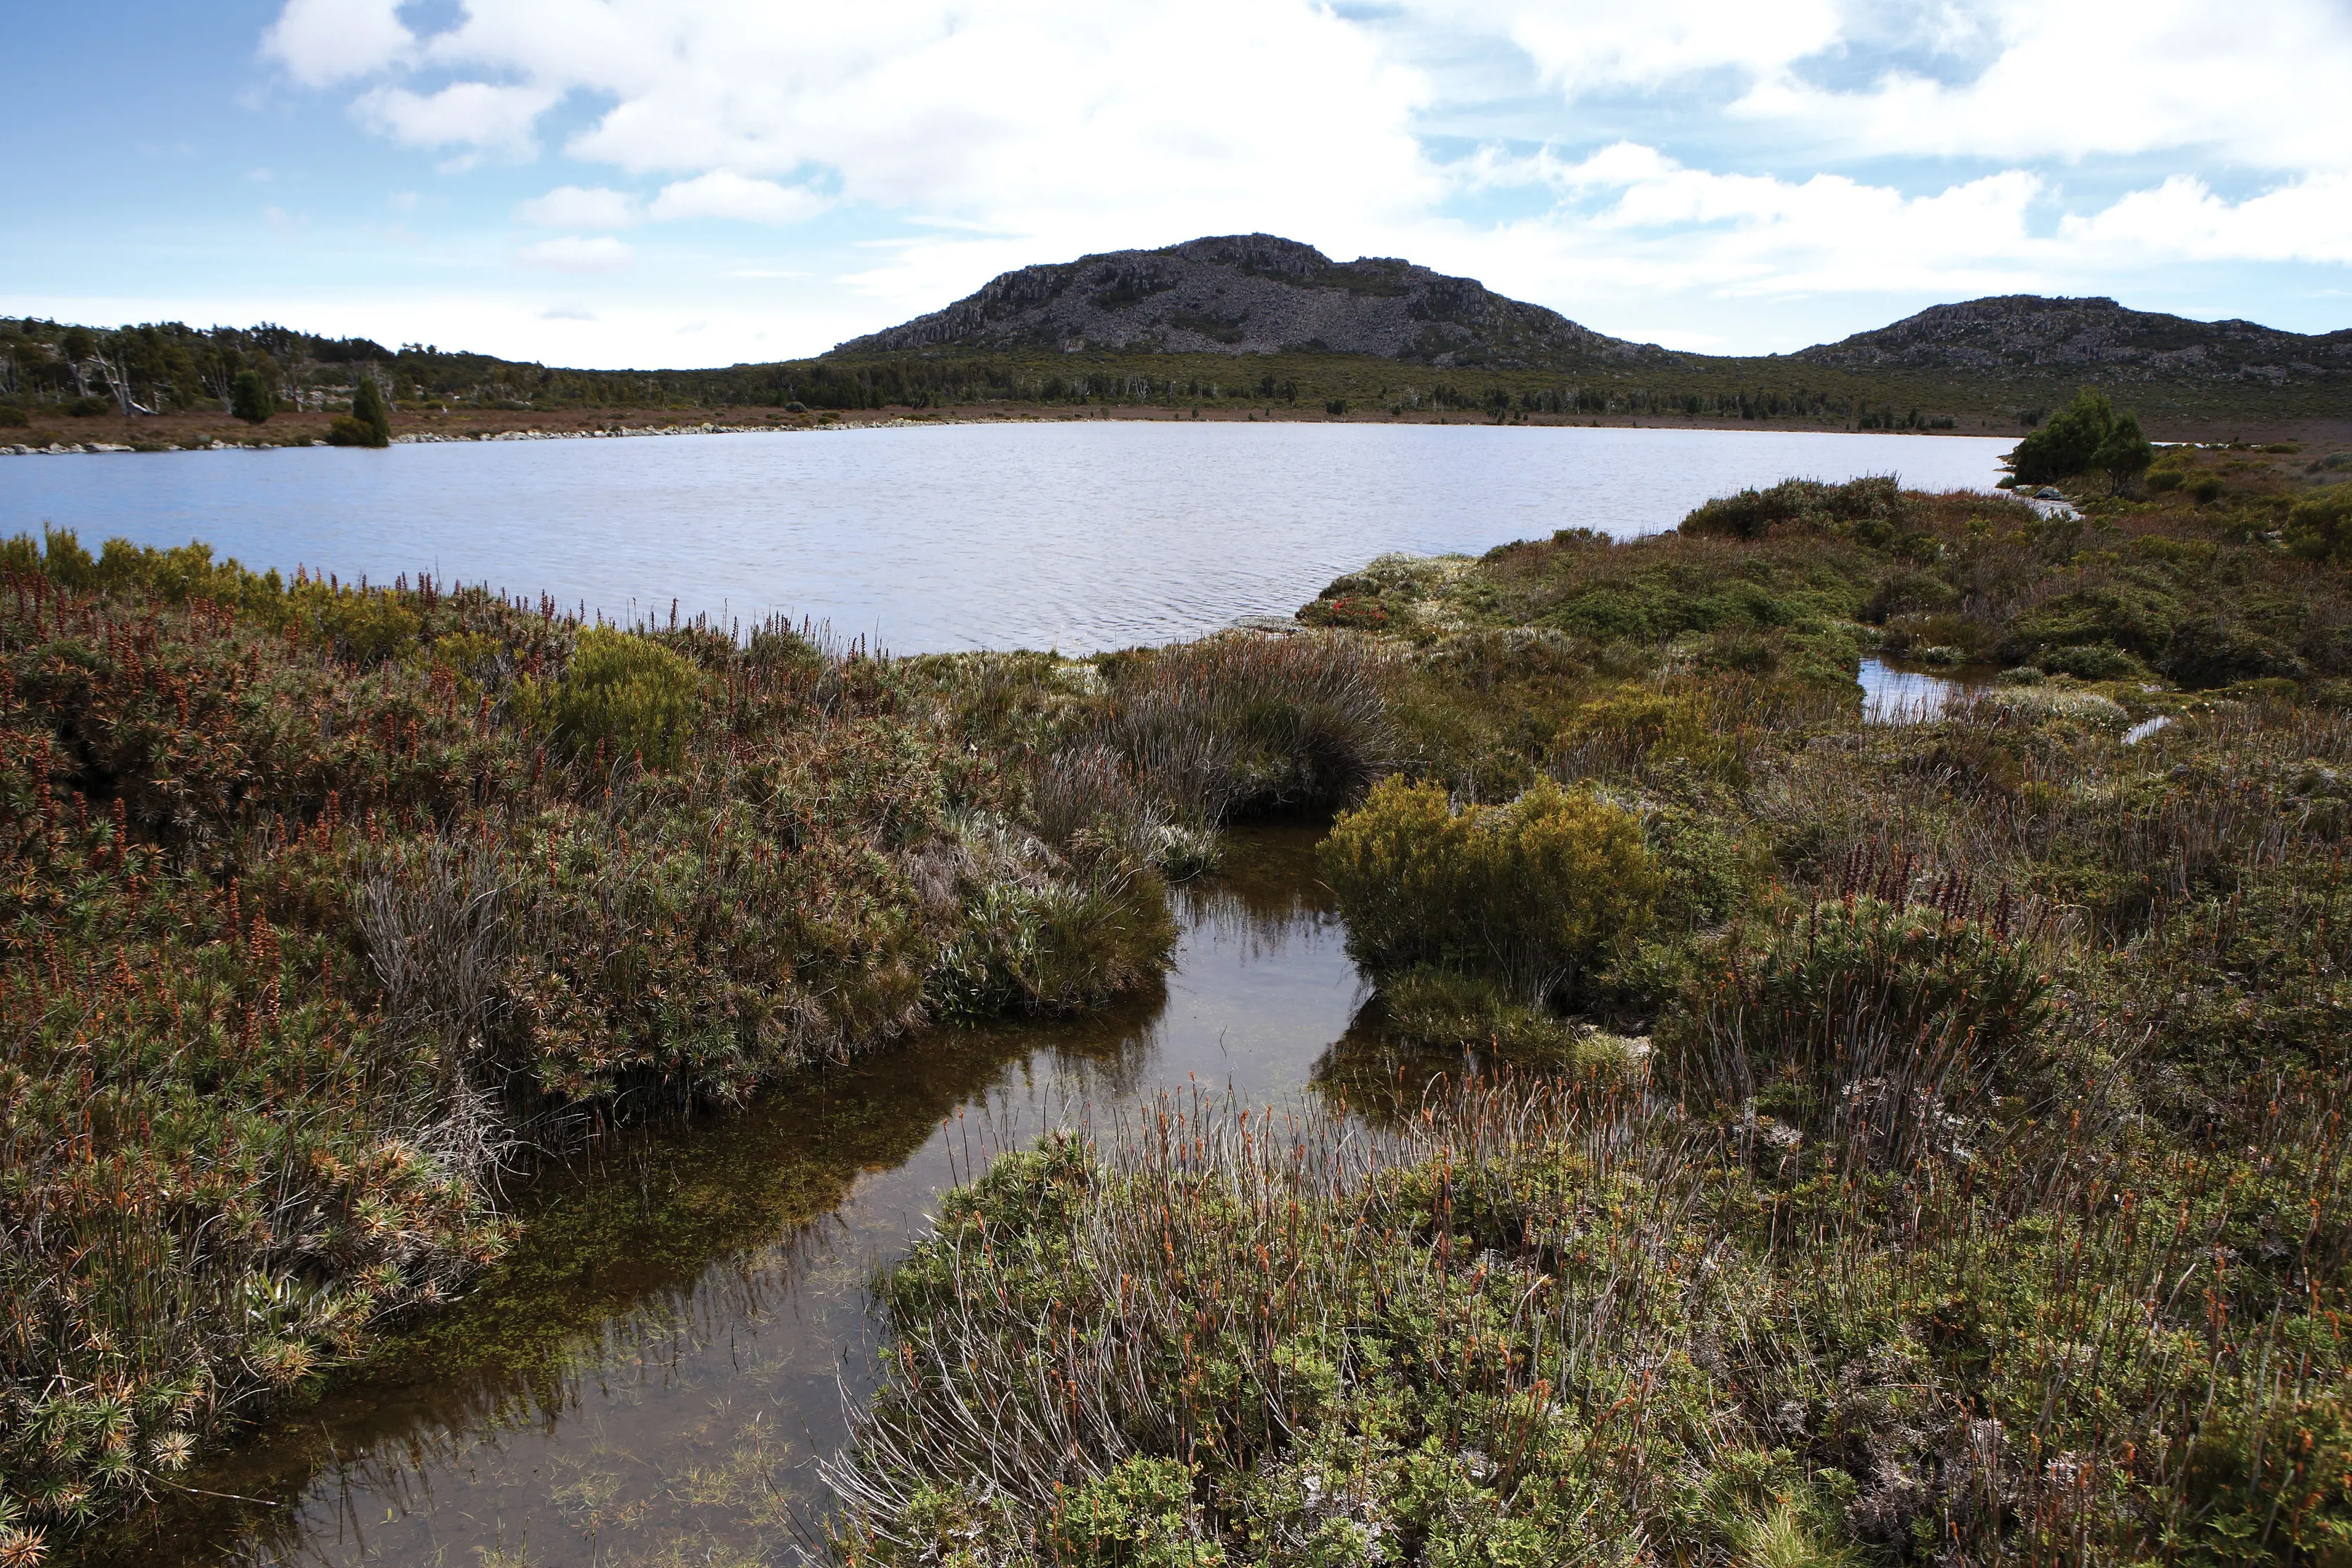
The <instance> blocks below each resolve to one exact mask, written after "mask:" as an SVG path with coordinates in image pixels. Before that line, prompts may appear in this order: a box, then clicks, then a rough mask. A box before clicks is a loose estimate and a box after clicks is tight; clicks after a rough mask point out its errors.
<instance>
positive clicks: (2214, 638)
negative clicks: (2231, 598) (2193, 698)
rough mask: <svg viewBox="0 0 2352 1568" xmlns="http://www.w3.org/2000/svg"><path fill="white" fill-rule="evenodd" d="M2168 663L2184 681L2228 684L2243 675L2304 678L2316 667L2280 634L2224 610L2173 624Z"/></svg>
mask: <svg viewBox="0 0 2352 1568" xmlns="http://www.w3.org/2000/svg"><path fill="white" fill-rule="evenodd" d="M2163 667H2164V671H2165V673H2166V674H2168V675H2170V676H2171V677H2172V678H2173V679H2174V680H2176V681H2179V683H2180V684H2181V685H2184V686H2190V687H2210V686H2226V685H2231V684H2233V683H2235V682H2238V681H2250V680H2264V679H2272V680H2290V681H2299V680H2301V679H2303V678H2304V677H2305V675H2307V674H2310V673H2311V672H2310V670H2309V669H2308V668H2307V667H2306V666H2305V664H2304V662H2303V661H2302V660H2301V659H2300V658H2297V657H2296V656H2295V654H2294V651H2293V650H2292V649H2290V648H2288V647H2286V646H2285V645H2284V644H2283V643H2279V642H2278V641H2277V640H2276V639H2274V638H2270V637H2265V636H2263V634H2262V633H2260V632H2255V631H2252V629H2250V628H2248V627H2246V626H2244V625H2242V624H2240V623H2237V622H2232V621H2231V620H2230V619H2229V618H2228V617H2226V616H2221V615H2198V616H2192V617H2190V618H2189V620H2187V621H2184V622H2181V623H2180V624H2179V626H2178V627H2176V628H2175V629H2174V630H2173V633H2172V638H2171V641H2170V642H2169V643H2167V644H2166V646H2165V651H2164V659H2163Z"/></svg>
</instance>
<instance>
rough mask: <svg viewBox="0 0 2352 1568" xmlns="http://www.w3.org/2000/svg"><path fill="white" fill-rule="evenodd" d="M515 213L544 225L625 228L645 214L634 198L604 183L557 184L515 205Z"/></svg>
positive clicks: (557, 227)
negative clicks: (543, 193)
mask: <svg viewBox="0 0 2352 1568" xmlns="http://www.w3.org/2000/svg"><path fill="white" fill-rule="evenodd" d="M514 215H515V217H516V218H517V219H518V220H519V221H520V222H522V223H527V224H535V225H538V226H539V227H541V228H543V229H625V228H628V227H629V226H631V225H634V224H635V223H636V222H638V221H639V220H640V219H641V218H642V217H643V216H644V215H645V214H642V213H640V212H639V211H638V210H637V199H636V198H635V196H632V195H630V194H629V193H627V192H625V191H614V190H611V189H608V188H606V187H605V186H603V185H594V186H584V185H558V186H557V187H555V189H553V190H552V191H550V192H548V193H546V194H545V195H543V196H533V197H532V198H531V199H530V200H529V201H527V202H523V203H521V204H519V205H517V206H516V208H515V214H514Z"/></svg>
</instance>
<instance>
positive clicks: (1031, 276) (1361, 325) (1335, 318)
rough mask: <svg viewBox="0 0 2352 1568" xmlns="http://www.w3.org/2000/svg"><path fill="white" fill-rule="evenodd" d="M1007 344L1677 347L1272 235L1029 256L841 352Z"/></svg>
mask: <svg viewBox="0 0 2352 1568" xmlns="http://www.w3.org/2000/svg"><path fill="white" fill-rule="evenodd" d="M1008 348H1049V349H1058V350H1079V349H1124V350H1163V351H1166V352H1170V353H1194V354H1201V353H1208V354H1255V353H1272V352H1276V351H1279V350H1302V351H1325V352H1332V353H1350V354H1379V355H1381V356H1383V357H1384V358H1388V359H1392V360H1410V361H1417V362H1420V363H1424V364H1431V365H1465V366H1467V365H1491V366H1494V367H1496V368H1497V369H1512V368H1520V367H1538V366H1551V365H1578V364H1591V363H1593V362H1596V361H1610V362H1618V363H1645V362H1647V363H1664V362H1668V361H1672V360H1673V359H1674V358H1675V356H1673V355H1670V354H1668V353H1667V352H1666V351H1665V350H1663V349H1660V348H1658V347H1656V346H1655V345H1653V344H1643V343H1629V342H1626V341H1625V340H1622V339H1620V338H1611V337H1605V336H1603V335H1602V334H1601V333H1599V332H1595V331H1593V330H1591V329H1590V328H1586V327H1580V326H1578V325H1577V324H1576V323H1575V322H1573V321H1571V320H1570V319H1568V318H1566V317H1565V316H1562V315H1560V314H1559V312H1558V311H1555V310H1547V309H1545V308H1543V307H1542V306H1540V305H1528V304H1523V303H1521V302H1520V301H1518V300H1516V299H1507V298H1504V297H1503V296H1501V295H1499V294H1496V293H1495V292H1493V291H1492V290H1491V289H1488V288H1487V287H1486V286H1485V285H1483V284H1481V283H1479V282H1477V281H1476V280H1475V279H1473V278H1467V277H1446V276H1445V275H1444V274H1443V273H1438V272H1433V271H1431V270H1430V269H1429V268H1428V267H1415V266H1414V265H1412V263H1411V262H1408V261H1400V260H1397V259H1394V258H1393V257H1388V256H1365V257H1362V258H1360V259H1359V260H1356V261H1349V262H1336V261H1333V260H1332V259H1331V258H1330V257H1329V256H1325V255H1324V254H1323V253H1322V252H1321V251H1319V250H1317V249H1316V248H1315V247H1314V246H1309V245H1301V244H1299V243H1298V242H1297V240H1287V239H1279V238H1276V236H1275V235H1224V236H1222V237H1218V238H1211V239H1196V240H1188V241H1186V242H1185V243H1184V244H1182V245H1171V246H1167V247H1166V248H1165V249H1162V250H1118V251H1110V252H1107V253H1105V254H1104V255H1101V256H1080V257H1079V258H1078V259H1077V260H1076V261H1071V262H1062V263H1059V264H1056V265H1052V266H1044V267H1022V268H1021V269H1020V270H1019V271H1017V272H1007V273H1003V274H1002V275H1000V276H999V277H996V278H994V279H993V280H992V281H991V282H990V283H989V284H988V285H987V287H983V288H982V289H981V290H980V292H978V293H977V294H973V295H971V296H970V297H968V298H963V299H959V300H957V301H956V302H955V303H954V304H952V305H950V306H949V307H948V308H946V309H944V310H938V311H934V312H932V313H931V314H930V315H928V316H918V317H917V318H915V319H913V320H911V321H908V322H907V323H905V324H904V325H903V326H898V327H893V328H891V329H888V330H887V331H882V332H876V333H873V334H871V335H869V336H867V337H864V338H856V339H853V340H850V341H848V342H846V343H844V344H842V345H841V346H840V347H839V348H837V349H835V350H834V351H835V353H839V354H855V353H879V352H885V351H888V350H910V349H911V350H941V349H1008Z"/></svg>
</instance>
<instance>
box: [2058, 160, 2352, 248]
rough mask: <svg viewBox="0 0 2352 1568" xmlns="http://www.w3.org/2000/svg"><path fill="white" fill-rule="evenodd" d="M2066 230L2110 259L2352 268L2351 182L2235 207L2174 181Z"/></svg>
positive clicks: (2316, 185)
mask: <svg viewBox="0 0 2352 1568" xmlns="http://www.w3.org/2000/svg"><path fill="white" fill-rule="evenodd" d="M2061 230H2062V232H2063V234H2064V235H2065V237H2066V238H2067V239H2068V240H2069V241H2071V242H2074V243H2077V244H2080V245H2082V246H2084V247H2085V248H2086V249H2089V250H2091V251H2094V252H2095V253H2098V254H2103V255H2106V256H2119V257H2120V256H2133V255H2140V256H2146V255H2151V254H2153V255H2158V256H2178V257H2180V258H2182V259H2184V260H2189V261H2306V262H2334V263H2336V264H2338V265H2344V264H2352V175H2345V174H2313V175H2309V176H2307V177H2305V178H2304V179H2301V180H2296V181H2294V182H2292V183H2287V184H2284V185H2280V186H2278V187H2276V188H2274V189H2273V190H2269V191H2265V192H2263V193H2262V194H2260V195H2256V196H2249V197H2247V198H2246V199H2245V200H2244V201H2242V202H2236V203H2231V202H2225V201H2223V200H2222V199H2221V197H2219V196H2216V195H2215V194H2214V193H2212V192H2211V191H2210V190H2209V189H2208V188H2207V187H2206V184H2205V183H2204V182H2203V181H2202V180H2200V179H2197V178H2195V177H2194V176H2192V175H2187V174H2176V175H2174V176H2173V177H2172V178H2170V179H2168V180H2167V181H2165V182H2164V183H2162V184H2161V185H2158V186H2157V187H2156V188H2155V189H2154V190H2149V191H2134V192H2132V193H2130V194H2129V195H2127V196H2125V197H2124V198H2123V199H2122V200H2120V201H2118V202H2116V204H2114V205H2113V206H2111V207H2109V208H2107V209H2106V210H2105V212H2102V213H2097V214H2093V215H2092V216H2089V217H2076V216H2074V215H2071V214H2070V215H2069V216H2068V217H2067V218H2066V220H2065V221H2064V223H2063V225H2061Z"/></svg>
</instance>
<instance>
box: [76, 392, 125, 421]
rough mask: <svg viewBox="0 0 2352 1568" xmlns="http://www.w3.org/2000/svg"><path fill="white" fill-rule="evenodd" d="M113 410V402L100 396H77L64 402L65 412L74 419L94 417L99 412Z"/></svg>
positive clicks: (111, 411)
mask: <svg viewBox="0 0 2352 1568" xmlns="http://www.w3.org/2000/svg"><path fill="white" fill-rule="evenodd" d="M113 412H114V404H113V402H111V401H110V400H109V399H106V398H102V397H78V398H76V399H74V400H73V401H72V402H69V403H68V404H66V413H68V414H70V415H71V416H73V417H74V418H76V419H96V418H97V417H98V416H99V415H100V414H101V413H113Z"/></svg>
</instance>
